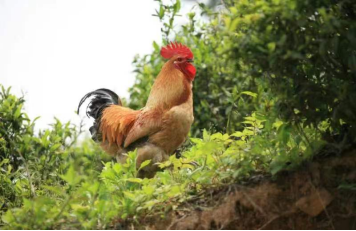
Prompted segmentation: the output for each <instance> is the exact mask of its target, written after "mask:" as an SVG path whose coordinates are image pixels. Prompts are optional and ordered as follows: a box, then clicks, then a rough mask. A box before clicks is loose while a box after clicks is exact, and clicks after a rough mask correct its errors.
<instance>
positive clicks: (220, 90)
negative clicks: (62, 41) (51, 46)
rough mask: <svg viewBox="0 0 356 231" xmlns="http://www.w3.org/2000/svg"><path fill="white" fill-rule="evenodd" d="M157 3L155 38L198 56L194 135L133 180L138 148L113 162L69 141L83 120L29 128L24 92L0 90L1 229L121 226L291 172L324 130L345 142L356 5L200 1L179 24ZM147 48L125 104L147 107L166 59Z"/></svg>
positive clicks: (173, 12) (351, 120)
mask: <svg viewBox="0 0 356 231" xmlns="http://www.w3.org/2000/svg"><path fill="white" fill-rule="evenodd" d="M157 2H158V3H159V8H158V9H157V11H156V15H155V16H156V17H158V18H159V20H160V21H161V22H162V25H163V26H162V33H163V43H166V42H168V40H177V41H180V42H182V43H184V44H187V45H188V46H189V47H191V49H192V51H193V53H194V55H195V66H196V67H197V76H196V79H195V81H194V116H195V123H194V125H193V130H192V131H193V132H192V134H193V135H192V137H200V138H190V146H189V147H186V149H185V151H184V152H182V158H180V159H177V158H176V157H175V156H174V155H173V156H171V157H170V158H169V160H168V161H166V162H164V163H160V167H161V168H162V169H164V171H161V172H158V173H157V175H156V176H155V177H154V178H153V179H140V178H136V176H137V170H136V166H135V163H136V152H130V153H128V158H127V161H126V163H124V164H119V163H115V162H114V161H112V160H111V159H109V157H108V156H107V155H106V154H104V153H103V152H102V151H101V150H100V149H99V147H98V146H97V145H95V144H94V143H93V142H92V141H88V140H85V141H82V142H80V141H78V136H79V134H80V133H81V128H76V127H74V126H73V125H71V124H70V123H69V122H68V123H65V124H63V123H61V122H60V121H59V120H57V119H55V122H54V124H52V127H51V128H50V129H46V130H43V131H39V132H38V133H36V132H35V131H34V126H35V121H36V119H35V120H33V121H31V120H30V119H29V118H28V116H27V115H26V113H24V111H23V110H22V108H23V103H24V99H23V98H17V97H16V96H14V95H12V94H11V93H10V89H5V88H4V87H2V86H1V88H2V89H1V92H0V217H1V218H2V219H1V221H0V227H1V228H2V229H3V228H4V229H39V228H41V229H109V228H121V226H120V224H121V223H122V224H123V222H124V221H127V220H129V221H130V222H131V223H132V224H135V222H137V221H138V219H137V218H138V217H139V216H140V215H147V214H157V213H161V214H162V215H164V214H165V213H166V212H167V211H169V210H175V209H177V207H178V206H179V205H180V204H182V203H183V202H185V201H186V200H189V199H192V198H197V197H200V196H201V195H202V193H203V192H204V190H206V189H207V188H211V187H215V186H221V185H224V184H231V183H235V182H237V181H240V180H247V179H248V177H250V176H251V175H253V174H257V173H258V174H269V175H271V176H274V175H276V174H277V173H279V172H281V171H284V170H290V169H295V168H296V167H298V166H300V164H301V163H303V162H304V161H307V160H310V159H311V158H312V157H313V154H315V153H317V152H318V151H319V150H321V148H323V147H324V145H325V144H326V141H324V138H325V137H327V135H330V134H342V133H349V137H351V138H352V140H351V141H354V135H355V133H354V132H355V131H354V129H355V127H356V124H355V121H356V118H355V111H356V110H355V103H354V102H353V100H352V99H353V98H354V97H355V92H356V91H355V86H356V85H355V83H354V79H355V71H356V66H355V65H356V64H355V60H356V52H355V44H356V42H355V30H356V25H355V13H354V12H355V3H353V1H349V0H343V1H329V0H317V1H311V0H303V1H298V0H286V1H280V0H272V1H267V0H239V1H233V0H226V1H222V2H223V3H224V4H225V8H224V9H223V10H220V11H215V10H212V9H211V8H208V7H206V6H205V5H204V4H199V9H200V11H201V14H202V16H203V17H204V20H200V21H198V20H197V16H196V15H197V13H198V12H190V13H189V14H188V15H187V16H188V19H189V23H187V24H186V25H182V26H181V27H179V28H177V27H175V26H174V20H175V18H176V17H177V16H179V9H180V7H181V2H180V1H171V4H168V5H167V4H163V2H162V1H161V0H159V1H157ZM153 47H154V52H153V53H152V54H149V55H145V56H141V57H139V56H137V57H136V58H135V59H134V66H135V67H136V69H135V72H136V73H137V76H136V77H137V78H136V82H135V84H134V86H133V87H132V88H131V89H130V94H131V98H130V101H129V104H130V105H129V106H130V107H133V108H140V107H142V106H144V104H145V102H146V99H147V97H148V95H149V91H150V89H151V85H152V84H153V81H154V78H155V77H156V76H157V74H158V73H159V71H160V69H161V66H162V65H163V60H162V59H161V57H160V55H159V51H160V45H158V44H157V43H156V42H153ZM345 128H346V130H345ZM342 129H344V130H342ZM342 145H344V144H340V145H336V146H338V148H339V149H340V150H342V148H343V147H342ZM340 150H339V151H340ZM145 164H149V162H145V163H143V165H145ZM141 167H142V166H141ZM339 189H340V190H354V189H355V185H354V184H350V183H349V182H341V184H340V187H339ZM123 228H125V227H123Z"/></svg>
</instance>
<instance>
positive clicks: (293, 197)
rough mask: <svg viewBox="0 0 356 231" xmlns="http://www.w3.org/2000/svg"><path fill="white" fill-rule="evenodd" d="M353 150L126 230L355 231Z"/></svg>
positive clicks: (224, 190) (257, 179)
mask: <svg viewBox="0 0 356 231" xmlns="http://www.w3.org/2000/svg"><path fill="white" fill-rule="evenodd" d="M342 184H347V185H352V184H356V150H353V151H349V152H347V153H344V154H343V155H340V156H335V155H334V156H332V157H322V158H320V157H319V158H317V159H315V160H314V161H313V162H311V163H306V164H304V165H303V166H301V167H300V168H299V169H298V170H295V171H285V172H281V173H279V174H278V175H277V176H275V177H271V176H264V175H256V176H254V177H252V178H251V179H249V180H248V181H247V182H245V183H240V184H232V185H228V186H225V187H220V188H215V189H211V190H210V191H208V192H206V193H205V194H204V195H203V196H200V197H199V198H197V199H195V200H192V201H189V202H187V203H185V204H183V205H181V206H180V207H179V208H178V209H176V210H174V211H170V212H169V213H167V214H166V215H165V216H163V217H162V214H159V215H158V214H157V215H153V216H152V215H150V216H148V215H147V216H145V217H143V218H140V219H139V222H138V223H136V222H135V224H126V225H125V226H126V228H127V229H132V228H134V229H356V190H355V188H353V189H352V188H351V189H346V188H343V187H340V185H342Z"/></svg>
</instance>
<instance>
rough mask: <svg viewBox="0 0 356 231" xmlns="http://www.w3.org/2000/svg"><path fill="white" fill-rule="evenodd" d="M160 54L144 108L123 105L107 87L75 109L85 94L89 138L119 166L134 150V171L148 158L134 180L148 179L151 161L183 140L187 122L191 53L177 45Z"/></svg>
mask: <svg viewBox="0 0 356 231" xmlns="http://www.w3.org/2000/svg"><path fill="white" fill-rule="evenodd" d="M160 54H161V56H162V57H163V58H164V59H168V61H167V62H166V63H165V64H164V65H163V67H162V69H161V71H160V73H159V74H158V76H157V78H156V80H155V82H154V84H153V86H152V88H151V92H150V95H149V97H148V100H147V103H146V106H145V107H143V108H142V109H140V110H132V109H130V108H127V107H123V106H122V103H121V100H120V98H119V97H118V96H117V95H116V94H115V93H114V92H112V91H110V90H108V89H98V90H96V91H92V92H89V93H88V94H86V95H85V96H84V97H83V98H82V99H81V101H80V103H79V106H78V113H79V108H80V107H81V105H82V104H83V103H84V101H86V99H88V98H89V97H91V96H94V97H92V99H91V101H90V103H89V104H88V107H87V112H86V113H87V115H88V117H92V118H94V123H93V125H92V126H91V127H90V129H89V131H90V133H91V135H92V139H93V140H94V141H96V142H98V143H100V145H101V147H102V148H103V149H104V150H105V151H106V152H107V153H109V154H111V155H112V156H114V157H116V159H117V160H118V161H119V162H121V163H124V162H125V161H126V157H127V155H125V154H126V153H127V152H129V151H132V150H135V149H136V148H137V158H136V167H137V169H140V166H141V164H142V163H143V162H144V161H146V160H150V163H149V164H148V165H147V166H144V167H143V168H141V169H140V170H139V171H138V177H140V178H144V177H147V178H152V177H153V176H154V175H155V173H156V172H157V170H158V166H157V163H159V162H163V161H165V160H167V159H168V157H169V155H171V154H173V153H174V151H175V150H176V149H177V148H178V147H179V146H180V145H181V144H182V143H183V142H184V141H185V139H186V137H187V135H188V133H189V130H190V127H191V125H192V123H193V120H194V117H193V98H192V95H193V94H192V82H193V80H194V77H195V73H196V69H195V67H194V66H193V65H192V62H193V53H192V52H191V50H190V49H189V48H188V47H187V46H185V45H182V44H180V43H177V42H175V43H170V44H169V45H167V46H166V47H163V48H162V49H161V52H160Z"/></svg>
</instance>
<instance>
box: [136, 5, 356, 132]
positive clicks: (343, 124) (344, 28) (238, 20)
mask: <svg viewBox="0 0 356 231" xmlns="http://www.w3.org/2000/svg"><path fill="white" fill-rule="evenodd" d="M158 2H159V3H160V13H159V14H157V15H158V16H159V19H160V20H161V21H162V23H163V27H162V31H163V34H164V36H163V37H164V39H163V43H164V44H165V43H166V42H167V41H168V40H169V39H170V40H177V41H180V42H182V43H184V44H187V45H188V46H189V47H191V49H192V51H193V53H194V56H195V66H196V67H197V76H196V78H195V81H194V116H195V123H194V125H193V134H194V135H197V134H200V132H201V130H202V129H204V128H206V129H209V130H217V131H223V132H233V131H235V130H239V129H242V127H243V126H242V124H241V121H242V119H243V117H245V116H247V115H249V114H251V113H252V112H253V111H256V110H257V111H260V112H262V113H271V114H272V115H271V116H272V117H273V118H275V117H276V115H278V117H280V119H283V120H284V121H293V122H296V123H303V124H304V125H305V126H307V125H312V126H314V127H318V126H319V124H320V123H321V122H322V121H328V123H329V124H330V127H329V128H328V130H327V131H326V132H328V133H333V134H334V133H347V132H350V133H351V134H352V137H353V139H354V137H355V135H356V133H355V132H356V130H355V128H356V124H355V121H356V115H355V112H356V104H355V101H354V100H353V99H354V98H355V94H356V84H355V77H356V45H355V44H356V36H355V34H356V17H355V11H356V10H355V9H356V4H355V1H352V0H344V1H329V0H320V1H314V0H303V1H298V0H288V1H279V0H276V1H266V0H251V1H247V0H246V1H240V0H239V1H234V0H229V1H223V2H224V4H225V9H224V10H220V12H216V11H214V10H212V9H210V8H208V7H206V6H205V5H204V4H202V3H201V4H199V6H200V11H201V12H202V13H201V14H202V15H203V16H204V17H205V18H204V19H205V20H204V22H201V21H197V19H196V14H197V12H191V13H189V14H188V15H187V17H188V19H189V23H187V24H186V25H182V26H181V27H173V26H172V23H170V22H173V21H174V18H175V17H177V14H176V12H175V11H174V9H175V5H176V4H178V3H174V2H172V3H171V4H168V5H165V4H163V3H162V2H161V1H158ZM154 48H155V50H154V52H153V53H152V54H150V55H146V56H143V57H142V58H139V57H137V58H136V59H135V61H134V65H135V66H136V72H137V73H138V74H137V79H136V83H135V85H134V86H133V87H132V88H131V89H130V93H131V98H130V99H131V104H130V105H131V106H133V107H136V108H138V107H142V106H143V105H144V103H145V101H146V99H147V96H148V94H149V89H150V86H151V84H152V83H153V80H154V78H155V76H156V75H157V74H158V72H159V70H160V68H161V66H162V60H161V58H160V57H159V46H158V45H157V44H156V43H154ZM244 91H249V92H254V93H256V94H255V96H256V97H250V96H246V95H241V93H242V92H244Z"/></svg>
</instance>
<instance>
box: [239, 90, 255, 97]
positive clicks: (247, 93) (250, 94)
mask: <svg viewBox="0 0 356 231" xmlns="http://www.w3.org/2000/svg"><path fill="white" fill-rule="evenodd" d="M241 94H243V95H249V96H252V97H253V98H256V97H257V94H256V93H253V92H250V91H243V92H241Z"/></svg>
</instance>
